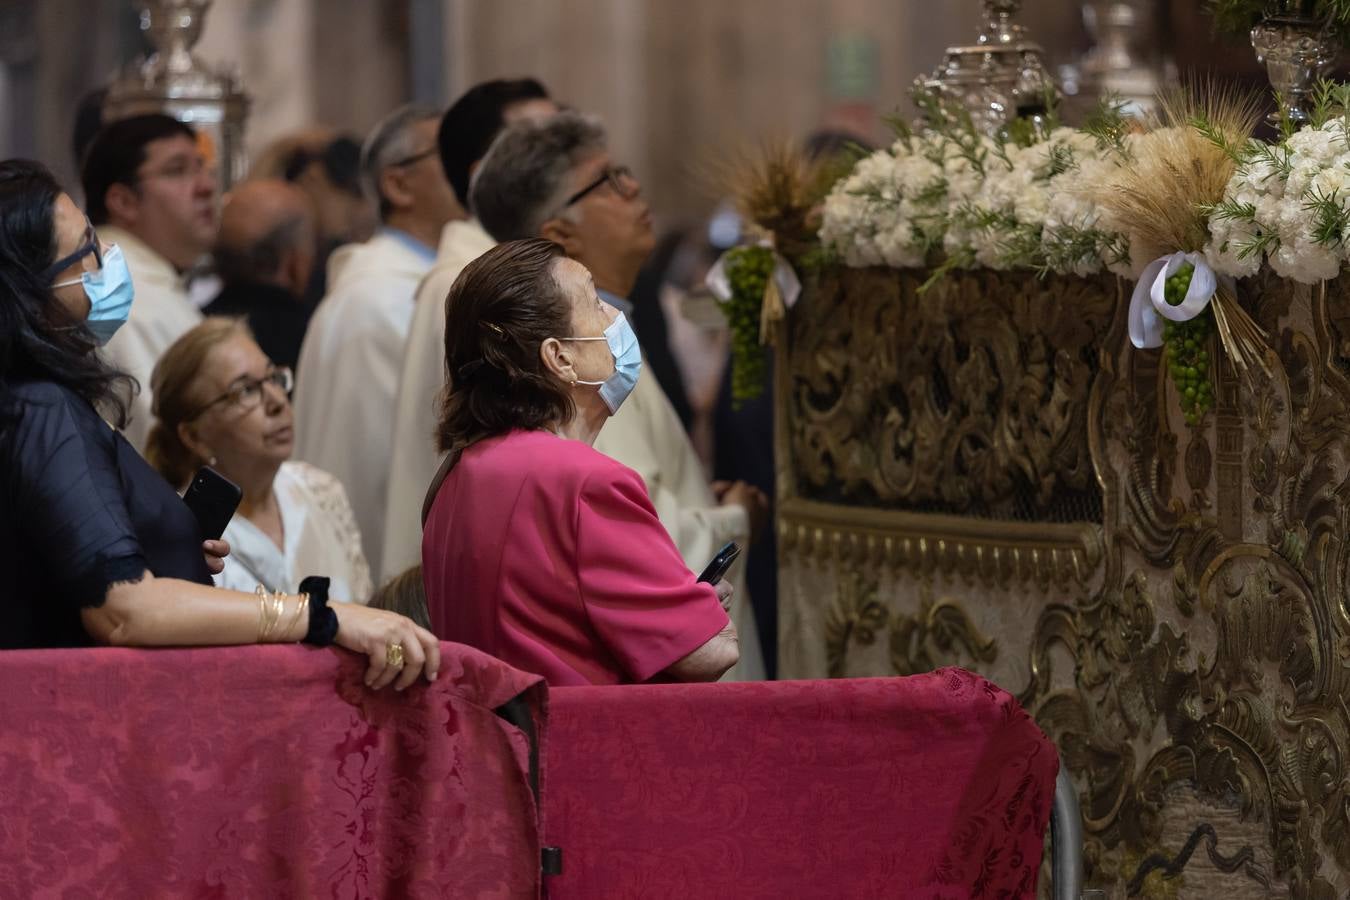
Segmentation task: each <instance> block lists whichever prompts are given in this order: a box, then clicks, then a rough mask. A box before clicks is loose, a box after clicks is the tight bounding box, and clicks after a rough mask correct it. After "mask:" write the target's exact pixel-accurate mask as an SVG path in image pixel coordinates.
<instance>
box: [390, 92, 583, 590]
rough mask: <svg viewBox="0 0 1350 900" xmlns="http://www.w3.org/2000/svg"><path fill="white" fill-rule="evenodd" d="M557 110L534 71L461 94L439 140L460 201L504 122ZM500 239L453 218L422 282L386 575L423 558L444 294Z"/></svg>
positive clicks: (394, 468)
mask: <svg viewBox="0 0 1350 900" xmlns="http://www.w3.org/2000/svg"><path fill="white" fill-rule="evenodd" d="M557 111H558V108H557V106H556V105H555V104H554V103H553V101H552V100H550V99H549V98H548V94H547V92H545V90H544V88H543V86H542V85H540V84H539V83H538V82H537V81H534V80H532V79H528V78H527V79H520V80H514V81H506V80H498V81H487V82H484V83H482V84H479V85H476V86H475V87H473V88H470V89H469V91H468V92H467V93H465V94H464V96H463V97H461V98H460V99H458V100H456V101H455V103H454V105H452V106H451V107H450V108H449V109H448V110H446V113H445V116H444V117H443V118H442V119H441V125H440V132H439V136H438V142H439V145H440V153H441V165H442V167H443V168H444V170H445V174H446V177H447V178H448V179H449V181H450V186H451V187H452V188H454V191H455V196H456V198H458V200H459V201H460V203H461V204H463V205H464V206H465V207H466V208H467V206H468V202H469V180H470V177H471V176H472V174H473V171H474V169H475V168H476V167H477V165H478V161H479V160H480V159H481V158H482V156H483V154H484V153H485V152H487V148H488V146H489V145H490V144H491V143H492V139H493V138H495V137H496V136H497V132H499V131H501V129H502V127H503V126H504V125H506V124H507V123H509V122H514V121H516V120H518V119H521V118H532V117H541V116H549V115H552V114H553V113H555V112H557ZM495 244H496V241H494V240H493V239H492V238H491V237H490V236H489V235H488V233H487V232H486V231H484V230H483V228H482V226H481V225H479V224H478V221H477V220H476V219H472V218H470V219H467V220H463V221H457V222H451V223H450V224H449V225H447V226H446V227H445V230H444V231H443V232H442V233H441V242H440V245H439V246H438V247H437V249H436V262H435V264H434V265H433V266H432V267H431V270H430V271H428V272H427V274H426V276H425V277H424V278H423V279H422V283H421V285H419V287H418V289H417V304H416V309H415V310H414V312H413V319H412V326H411V329H410V331H409V338H408V342H407V345H406V348H405V355H404V358H403V367H402V371H401V373H400V375H399V388H398V399H397V403H396V408H395V410H394V429H393V436H392V446H391V448H390V455H389V481H388V488H387V500H386V505H385V518H384V527H383V535H384V544H383V547H381V548H380V551H379V552H378V553H376V554H374V556H373V558H372V560H371V565H372V568H373V569H374V570H375V571H376V572H378V573H379V580H380V581H381V582H385V581H388V580H389V579H391V578H393V577H395V576H397V575H399V574H400V573H402V572H404V571H406V570H407V569H410V568H412V567H413V566H416V565H420V564H421V562H422V500H423V499H424V498H425V497H426V493H427V488H428V487H429V486H430V485H431V479H432V478H433V477H434V476H435V475H436V470H437V469H438V468H440V465H441V455H440V453H439V452H438V451H437V450H436V440H435V437H434V434H435V431H436V422H437V421H438V420H439V418H440V410H439V406H438V404H437V402H436V401H437V398H438V396H439V395H440V392H441V388H443V387H444V386H445V298H446V295H447V294H449V293H450V285H452V284H454V283H455V279H456V278H458V277H459V273H460V271H461V270H463V268H464V267H465V266H467V265H468V264H469V263H471V262H473V261H474V260H475V259H477V258H478V257H479V256H481V255H483V254H484V253H486V252H487V251H488V250H490V249H492V247H493V246H494V245H495ZM367 545H368V546H370V541H369V540H367ZM376 559H378V565H376Z"/></svg>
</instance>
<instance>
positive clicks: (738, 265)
mask: <svg viewBox="0 0 1350 900" xmlns="http://www.w3.org/2000/svg"><path fill="white" fill-rule="evenodd" d="M725 266H726V273H727V281H728V282H730V284H731V299H730V300H728V301H727V302H726V303H724V304H723V305H722V310H723V312H724V313H725V314H726V317H727V323H728V324H729V325H730V326H731V400H732V405H733V406H734V407H736V408H739V407H740V405H741V403H742V402H744V401H746V400H753V399H755V398H756V397H758V396H759V395H760V394H761V393H762V392H763V390H764V348H763V347H761V346H760V341H759V320H760V315H761V312H762V310H763V307H764V289H765V288H766V287H768V284H769V278H770V277H771V276H772V275H773V267H774V258H773V250H772V249H770V248H768V247H736V248H735V249H733V250H729V251H728V252H727V256H726V262H725Z"/></svg>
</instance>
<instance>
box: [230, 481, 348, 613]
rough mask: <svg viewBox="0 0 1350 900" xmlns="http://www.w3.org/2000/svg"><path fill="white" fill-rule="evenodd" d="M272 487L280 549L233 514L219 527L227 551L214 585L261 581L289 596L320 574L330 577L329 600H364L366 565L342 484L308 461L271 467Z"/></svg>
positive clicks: (248, 586)
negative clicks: (274, 473)
mask: <svg viewBox="0 0 1350 900" xmlns="http://www.w3.org/2000/svg"><path fill="white" fill-rule="evenodd" d="M272 490H273V491H275V492H276V495H277V505H278V506H279V507H280V508H281V527H282V542H283V543H284V544H285V549H282V548H281V547H278V546H277V545H276V544H275V543H273V541H272V539H271V538H270V537H268V536H267V535H266V534H264V533H263V531H262V529H260V528H258V526H256V525H254V524H253V523H252V522H250V521H249V520H248V519H246V518H244V517H243V516H240V515H236V516H235V517H234V518H233V519H231V520H230V524H229V525H228V526H227V527H226V529H225V535H224V538H225V540H226V541H228V542H229V544H230V555H229V556H227V557H225V571H223V572H221V573H220V574H219V575H217V576H216V584H217V585H218V586H220V587H223V588H229V589H230V590H234V591H247V592H250V593H251V592H252V591H253V590H254V589H255V588H256V587H257V586H258V585H260V584H261V585H262V586H263V587H264V588H266V589H267V590H269V591H281V592H283V593H289V594H293V593H295V592H296V591H298V590H299V588H300V582H301V581H303V580H304V579H305V578H307V577H308V576H310V575H324V576H327V577H328V578H329V579H330V584H329V588H328V596H329V597H330V598H331V599H333V600H343V601H348V602H353V603H366V602H367V601H368V600H369V599H370V594H371V584H370V568H369V567H368V566H367V565H366V558H365V556H364V555H363V554H362V552H361V535H360V533H359V532H358V531H357V528H356V520H355V518H354V517H353V516H352V508H351V505H350V504H349V503H348V502H347V495H346V493H345V492H344V491H343V490H342V484H341V483H340V482H339V481H338V480H337V479H336V478H334V477H333V476H332V475H329V474H328V473H327V472H324V471H322V470H320V469H316V468H314V467H313V466H311V465H309V464H308V463H301V462H286V463H282V464H281V468H280V469H279V470H278V471H277V477H276V478H275V479H274V480H273V482H272Z"/></svg>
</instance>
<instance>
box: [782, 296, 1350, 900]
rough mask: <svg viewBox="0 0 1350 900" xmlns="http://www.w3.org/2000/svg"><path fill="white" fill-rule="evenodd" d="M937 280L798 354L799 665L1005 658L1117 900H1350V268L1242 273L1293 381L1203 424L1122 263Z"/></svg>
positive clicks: (790, 604)
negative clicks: (1180, 405)
mask: <svg viewBox="0 0 1350 900" xmlns="http://www.w3.org/2000/svg"><path fill="white" fill-rule="evenodd" d="M919 283H920V280H919V279H918V278H916V277H914V276H911V275H907V274H902V273H897V272H890V271H885V272H880V271H878V272H843V273H832V274H829V275H827V276H825V277H824V278H822V279H821V280H820V281H819V282H817V283H815V284H812V285H809V286H808V291H807V293H806V295H805V296H804V298H803V300H802V303H801V304H800V305H799V306H798V308H797V309H796V310H794V313H793V316H792V317H791V318H790V320H789V322H788V323H787V326H786V333H785V335H784V337H785V339H786V340H785V341H784V342H780V348H783V347H785V349H784V350H783V355H782V357H781V359H780V362H779V364H778V367H777V376H776V377H777V390H778V396H779V426H778V429H779V430H778V439H779V467H780V477H779V489H780V521H779V531H780V539H781V545H780V565H781V566H782V568H783V570H784V578H783V581H784V583H785V584H789V585H790V584H791V583H792V582H793V580H794V579H795V580H797V581H801V582H802V583H804V584H809V585H810V586H811V587H812V590H813V591H814V592H815V594H817V595H818V594H820V593H822V592H823V593H824V594H825V596H819V597H818V599H812V598H811V597H808V596H805V593H799V595H797V596H795V597H794V596H793V595H792V592H791V588H788V590H787V594H786V596H788V597H789V598H790V599H789V600H787V601H785V606H784V610H783V614H782V621H783V635H782V637H783V642H782V643H783V647H784V656H783V659H782V661H781V663H780V665H781V666H782V668H783V671H784V674H785V675H788V676H803V675H824V674H829V675H844V674H868V673H871V674H882V673H883V672H895V673H902V674H903V673H908V672H913V671H920V670H923V669H926V668H931V667H933V666H938V665H944V664H949V663H958V664H961V665H965V666H968V667H970V668H975V669H981V670H984V671H989V672H991V673H992V672H994V671H998V672H1001V673H1003V674H1002V679H1001V680H1002V681H1003V682H1004V684H1005V686H1007V687H1009V688H1010V689H1013V690H1015V691H1018V692H1019V694H1020V698H1021V700H1022V702H1023V703H1024V704H1025V705H1026V706H1027V708H1028V709H1030V710H1031V711H1032V712H1033V714H1034V715H1035V716H1036V717H1037V719H1038V721H1039V722H1040V723H1041V725H1042V727H1044V728H1045V729H1046V731H1047V733H1049V734H1050V735H1051V737H1053V738H1054V740H1055V741H1056V743H1057V745H1058V746H1059V748H1060V750H1061V753H1062V755H1063V758H1064V761H1065V763H1066V765H1067V766H1068V767H1069V769H1070V771H1071V772H1072V773H1073V774H1074V776H1075V780H1076V782H1077V783H1078V786H1079V789H1080V792H1081V800H1082V806H1083V813H1084V819H1085V824H1086V831H1087V835H1088V841H1089V843H1088V851H1089V854H1088V855H1089V861H1090V864H1091V866H1092V871H1093V875H1094V877H1095V878H1097V879H1098V883H1099V884H1101V885H1102V886H1110V887H1113V888H1115V889H1116V890H1117V891H1118V892H1119V893H1120V895H1122V896H1123V895H1125V894H1126V893H1128V892H1129V891H1131V890H1133V891H1134V892H1135V893H1136V894H1138V895H1143V896H1165V895H1172V894H1176V895H1178V896H1182V897H1186V896H1208V895H1210V894H1208V893H1206V891H1210V890H1212V887H1207V888H1201V887H1200V884H1201V882H1202V880H1203V879H1202V878H1201V875H1202V874H1203V875H1204V877H1205V878H1209V879H1210V880H1209V881H1205V882H1204V883H1205V884H1208V885H1213V884H1215V883H1221V884H1223V885H1225V887H1224V890H1225V891H1226V892H1228V893H1229V894H1230V895H1231V896H1233V897H1239V896H1294V897H1312V898H1323V897H1325V898H1331V897H1341V896H1346V895H1347V892H1348V891H1350V879H1348V878H1347V876H1346V874H1344V873H1346V872H1348V871H1350V759H1348V756H1350V599H1348V598H1347V594H1346V589H1347V566H1350V546H1348V545H1347V540H1346V534H1347V529H1348V528H1350V480H1348V479H1347V465H1348V464H1350V460H1348V459H1347V455H1350V454H1348V451H1350V284H1347V283H1345V282H1335V283H1331V284H1329V285H1327V286H1326V287H1325V288H1322V289H1316V290H1309V289H1307V288H1302V287H1299V286H1297V285H1292V284H1288V283H1284V282H1281V281H1279V280H1277V279H1274V278H1258V279H1252V280H1250V281H1249V282H1244V283H1243V285H1242V294H1243V302H1244V304H1245V305H1246V307H1247V308H1248V310H1249V311H1250V312H1251V313H1252V314H1253V316H1254V317H1255V318H1256V320H1257V321H1258V322H1259V323H1260V324H1261V325H1262V327H1263V328H1264V329H1265V331H1266V333H1267V334H1268V335H1270V346H1269V348H1268V353H1267V368H1268V371H1267V372H1265V373H1258V375H1257V376H1256V377H1254V378H1253V379H1252V380H1251V381H1249V382H1246V383H1243V382H1241V381H1240V380H1239V379H1238V378H1237V377H1236V376H1235V375H1234V374H1233V373H1232V372H1231V371H1227V370H1222V371H1220V373H1219V378H1218V384H1217V388H1218V391H1217V397H1216V399H1217V402H1216V405H1215V409H1214V411H1213V412H1212V413H1211V414H1210V415H1209V417H1208V418H1207V420H1206V421H1205V422H1204V423H1203V424H1202V425H1201V426H1200V427H1198V428H1195V429H1190V428H1187V427H1186V426H1185V424H1184V421H1183V420H1182V418H1181V416H1180V413H1179V410H1178V409H1177V406H1176V404H1175V402H1174V398H1172V397H1171V396H1170V395H1169V393H1168V391H1169V390H1170V387H1169V385H1168V383H1167V380H1166V379H1165V378H1164V377H1163V373H1162V371H1161V370H1160V368H1159V365H1158V363H1159V360H1158V354H1157V352H1156V351H1154V352H1141V351H1135V350H1133V349H1132V348H1130V347H1129V346H1128V341H1127V340H1126V338H1125V335H1124V308H1123V299H1122V297H1121V294H1120V292H1119V290H1118V287H1117V285H1116V284H1115V283H1114V282H1113V281H1106V280H1096V281H1083V280H1075V279H1051V280H1048V281H1038V280H1036V279H1035V278H1032V277H1029V276H1021V275H1007V276H998V275H993V274H988V273H985V274H981V275H978V276H968V277H959V278H956V279H954V281H953V282H952V283H951V284H950V285H948V286H947V287H945V288H939V289H937V291H935V292H933V293H929V294H927V295H924V296H918V295H917V294H916V290H917V287H918V284H919ZM1089 514H1090V515H1091V516H1092V518H1089V517H1088V515H1089ZM1033 558H1034V559H1035V560H1037V563H1036V564H1035V565H1031V564H1029V563H1028V562H1027V561H1029V560H1031V559H1033ZM994 559H997V560H998V561H999V562H998V563H997V564H993V563H992V562H991V561H992V560H994ZM1013 559H1015V560H1017V561H1018V562H1017V563H1016V564H1013V563H1010V562H1009V561H1010V560H1013ZM1047 561H1049V562H1047ZM817 607H818V608H817ZM1010 607H1012V608H1010ZM995 626H997V628H995ZM1019 629H1021V630H1019ZM1005 635H1016V636H1017V639H1016V641H1014V640H1010V639H1009V638H1008V637H1006V636H1005ZM816 645H819V651H817V650H816V649H814V648H815V646H816ZM860 660H865V662H863V663H859V662H857V661H860ZM860 665H864V666H866V667H867V669H866V670H860ZM820 669H824V671H819V670H820ZM1183 809H1184V811H1182V812H1179V810H1183ZM1221 813H1231V816H1230V818H1229V819H1225V820H1224V821H1227V822H1230V824H1228V825H1223V824H1220V825H1215V824H1214V822H1217V821H1219V817H1220V814H1221ZM1211 820H1212V821H1211ZM1178 823H1181V824H1180V825H1179V824H1178ZM1232 823H1236V824H1232ZM1178 828H1180V829H1181V830H1178ZM1187 838H1189V839H1187ZM1178 860H1182V862H1181V863H1178ZM1201 866H1203V867H1205V869H1206V871H1205V873H1201V872H1200V871H1199V867H1201ZM1164 872H1167V873H1168V876H1169V877H1167V878H1164V877H1163V873H1164ZM1213 879H1219V881H1218V882H1215V881H1214V880H1213ZM1090 883H1091V879H1090Z"/></svg>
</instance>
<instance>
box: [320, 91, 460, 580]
mask: <svg viewBox="0 0 1350 900" xmlns="http://www.w3.org/2000/svg"><path fill="white" fill-rule="evenodd" d="M440 117H441V113H440V110H437V109H432V108H429V107H424V106H416V105H409V106H404V107H401V108H400V109H397V110H395V111H394V112H393V113H391V114H390V115H389V116H387V117H386V118H385V119H384V120H383V121H382V122H380V123H379V124H378V125H376V126H375V128H374V129H373V130H372V131H371V133H370V136H369V137H368V138H367V139H366V142H365V146H364V147H363V148H362V151H361V174H362V179H363V181H364V184H365V188H366V191H367V192H368V193H369V195H370V196H371V198H372V199H373V200H375V201H376V203H378V205H379V213H380V222H381V228H380V229H379V231H378V232H377V233H376V234H375V236H374V237H372V238H371V239H370V240H368V241H366V242H365V243H362V244H348V245H346V246H344V247H340V248H338V249H337V250H336V251H334V253H333V255H332V256H331V257H330V259H329V262H328V294H327V295H326V296H325V297H324V299H323V301H322V302H321V303H320V304H319V306H318V309H317V310H316V311H315V313H314V318H313V321H312V322H311V323H310V327H309V332H308V334H307V335H306V337H305V343H304V346H303V348H302V349H301V352H300V365H299V370H298V372H297V373H296V395H295V427H296V444H295V448H296V453H295V455H296V458H297V459H302V460H304V461H306V462H310V463H313V464H314V465H316V466H318V467H319V468H321V469H325V470H327V471H329V472H331V473H333V474H334V475H335V476H337V478H338V480H340V481H341V482H342V484H343V486H344V487H346V489H347V496H348V497H349V498H350V500H351V504H352V509H353V511H354V512H355V514H356V522H357V526H358V527H359V528H360V530H361V539H362V544H363V546H364V547H365V552H366V558H367V559H368V560H369V562H370V566H371V569H372V570H373V571H376V572H378V571H379V564H380V560H379V554H380V550H381V548H382V547H383V545H384V506H385V489H386V484H387V482H388V477H389V454H390V445H391V438H390V435H391V432H392V430H393V424H394V423H393V410H394V401H395V397H396V395H397V393H398V379H399V373H400V371H401V370H402V360H403V354H404V348H405V347H406V345H407V342H408V332H409V329H410V328H411V326H412V317H413V309H414V301H413V298H414V295H415V294H416V291H417V285H418V283H419V282H420V281H421V280H422V278H423V276H424V275H426V273H427V270H429V269H430V268H431V265H432V263H433V262H434V261H435V258H436V245H437V243H438V242H439V240H440V238H441V231H442V229H444V227H445V225H446V223H448V222H451V221H454V220H457V219H463V218H464V209H463V207H461V206H460V204H459V202H458V201H457V200H456V199H455V193H454V191H453V190H451V188H450V183H449V181H448V180H447V179H446V177H445V171H444V170H443V169H442V168H441V160H440V155H439V151H438V148H437V143H436V129H437V126H438V125H439V123H440Z"/></svg>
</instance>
